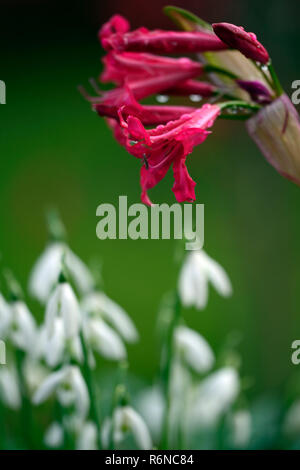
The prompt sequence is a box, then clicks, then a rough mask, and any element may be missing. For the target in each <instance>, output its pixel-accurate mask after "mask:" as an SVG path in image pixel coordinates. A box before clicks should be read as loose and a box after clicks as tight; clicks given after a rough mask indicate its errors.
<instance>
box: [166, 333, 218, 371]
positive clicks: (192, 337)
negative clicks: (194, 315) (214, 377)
mask: <svg viewBox="0 0 300 470" xmlns="http://www.w3.org/2000/svg"><path fill="white" fill-rule="evenodd" d="M175 343H176V347H177V350H178V352H179V354H180V355H181V357H182V358H183V360H184V361H185V362H186V363H187V364H188V365H189V366H190V367H191V368H192V369H194V370H195V371H196V372H199V373H204V372H208V371H209V370H210V369H211V367H212V366H213V364H214V361H215V357H214V353H213V351H212V349H211V347H210V345H209V344H208V342H207V341H206V339H204V338H203V336H201V335H200V334H199V333H197V331H194V330H191V329H190V328H187V327H186V326H178V327H177V328H176V330H175Z"/></svg>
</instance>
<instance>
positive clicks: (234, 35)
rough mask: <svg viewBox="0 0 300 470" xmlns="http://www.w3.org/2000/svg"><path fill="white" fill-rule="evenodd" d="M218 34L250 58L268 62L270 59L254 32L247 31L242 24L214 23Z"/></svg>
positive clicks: (229, 44)
mask: <svg viewBox="0 0 300 470" xmlns="http://www.w3.org/2000/svg"><path fill="white" fill-rule="evenodd" d="M212 27H213V30H214V32H215V33H216V35H217V36H218V37H219V38H220V39H221V40H222V41H223V42H224V43H226V44H227V45H228V46H229V47H232V48H233V49H237V50H238V51H240V52H241V53H242V54H244V56H246V57H248V59H252V60H255V61H257V62H261V63H262V64H267V63H268V62H269V60H270V57H269V54H268V51H267V50H266V49H265V48H264V46H263V45H262V44H261V43H260V42H259V41H258V40H257V38H256V35H255V34H254V33H247V31H245V30H244V28H243V27H242V26H236V25H234V24H231V23H214V24H213V25H212Z"/></svg>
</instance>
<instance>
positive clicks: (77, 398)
mask: <svg viewBox="0 0 300 470" xmlns="http://www.w3.org/2000/svg"><path fill="white" fill-rule="evenodd" d="M53 393H56V395H57V398H58V400H59V402H60V403H61V405H62V406H71V405H74V406H75V408H76V411H77V412H78V414H79V415H80V416H81V417H85V416H86V415H87V413H88V410H89V406H90V399H89V393H88V389H87V386H86V383H85V381H84V379H83V377H82V375H81V372H80V370H79V368H78V367H77V366H65V367H63V368H62V369H60V370H59V371H57V372H53V373H51V374H50V375H49V376H48V377H47V378H46V379H45V380H44V382H43V383H42V384H41V385H40V387H39V388H38V390H37V391H36V393H35V394H34V396H33V403H34V404H35V405H39V404H40V403H43V402H44V401H46V400H47V399H48V398H49V397H50V396H51V395H52V394H53Z"/></svg>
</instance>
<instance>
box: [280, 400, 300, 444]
mask: <svg viewBox="0 0 300 470" xmlns="http://www.w3.org/2000/svg"><path fill="white" fill-rule="evenodd" d="M283 429H284V432H285V433H286V434H287V435H290V436H291V435H297V434H300V400H297V401H295V402H294V403H293V404H292V405H291V406H290V408H289V409H288V411H287V413H286V416H285V419H284V424H283Z"/></svg>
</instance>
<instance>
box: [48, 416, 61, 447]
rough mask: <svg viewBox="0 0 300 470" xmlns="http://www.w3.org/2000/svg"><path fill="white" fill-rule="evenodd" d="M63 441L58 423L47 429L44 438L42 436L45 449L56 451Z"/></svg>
mask: <svg viewBox="0 0 300 470" xmlns="http://www.w3.org/2000/svg"><path fill="white" fill-rule="evenodd" d="M63 441H64V431H63V428H62V426H61V425H60V424H59V423H57V422H56V421H55V422H54V423H52V424H51V425H50V426H49V428H48V429H47V431H46V433H45V436H44V442H45V444H46V446H47V447H51V448H53V449H57V448H58V447H61V446H62V444H63Z"/></svg>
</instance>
